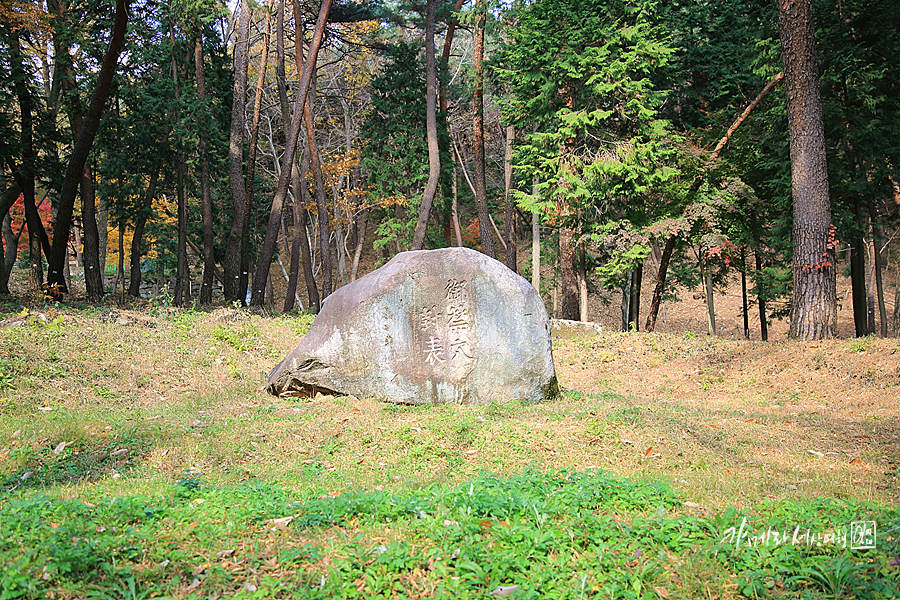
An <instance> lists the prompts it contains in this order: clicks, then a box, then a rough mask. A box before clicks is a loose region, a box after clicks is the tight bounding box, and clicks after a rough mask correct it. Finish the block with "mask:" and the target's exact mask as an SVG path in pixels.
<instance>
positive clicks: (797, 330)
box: [778, 0, 837, 340]
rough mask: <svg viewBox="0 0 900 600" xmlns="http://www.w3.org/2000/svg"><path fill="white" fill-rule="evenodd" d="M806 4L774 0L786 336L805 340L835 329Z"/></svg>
mask: <svg viewBox="0 0 900 600" xmlns="http://www.w3.org/2000/svg"><path fill="white" fill-rule="evenodd" d="M811 4H812V3H811V0H779V1H778V26H779V33H780V38H781V56H782V59H781V60H782V65H783V68H784V80H785V87H786V91H787V111H788V130H789V133H790V146H791V195H792V197H793V205H794V228H793V236H792V237H793V246H794V250H793V280H794V294H793V299H792V302H791V324H790V333H789V335H790V336H791V337H793V338H800V339H810V340H811V339H824V338H831V337H834V334H835V328H836V326H837V296H836V281H835V266H834V261H835V258H834V245H835V240H834V235H833V231H834V228H833V226H832V225H831V201H830V198H829V195H828V169H827V163H826V157H825V128H824V124H823V120H822V100H821V96H820V90H819V72H818V65H817V62H816V41H815V29H814V25H813V15H812V6H811Z"/></svg>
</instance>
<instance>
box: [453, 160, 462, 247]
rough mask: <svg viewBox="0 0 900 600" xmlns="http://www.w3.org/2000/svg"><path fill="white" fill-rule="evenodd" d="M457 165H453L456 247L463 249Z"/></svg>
mask: <svg viewBox="0 0 900 600" xmlns="http://www.w3.org/2000/svg"><path fill="white" fill-rule="evenodd" d="M456 169H457V164H456V163H455V162H454V163H453V206H452V208H451V210H452V212H453V231H454V233H456V246H457V247H459V248H461V247H462V245H463V240H462V231H460V227H459V174H458V173H457V171H456Z"/></svg>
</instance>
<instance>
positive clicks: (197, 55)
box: [194, 34, 227, 304]
mask: <svg viewBox="0 0 900 600" xmlns="http://www.w3.org/2000/svg"><path fill="white" fill-rule="evenodd" d="M194 75H195V77H196V81H197V100H198V102H199V103H200V115H201V117H200V118H198V121H197V129H198V134H199V138H200V144H199V147H198V148H197V152H198V154H199V155H200V205H201V207H202V210H203V286H202V287H201V288H200V304H209V303H211V302H212V291H213V285H214V284H215V275H214V274H213V273H214V272H215V270H216V257H215V246H214V244H215V238H214V237H213V215H212V198H211V197H210V192H209V158H208V157H207V146H208V143H207V140H206V127H207V124H206V76H205V72H204V69H203V44H202V40H201V39H200V34H197V37H196V39H195V40H194ZM226 280H227V278H226Z"/></svg>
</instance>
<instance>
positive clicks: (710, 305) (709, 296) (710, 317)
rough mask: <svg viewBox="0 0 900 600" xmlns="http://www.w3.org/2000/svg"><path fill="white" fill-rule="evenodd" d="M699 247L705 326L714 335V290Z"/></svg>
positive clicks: (707, 266)
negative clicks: (704, 302)
mask: <svg viewBox="0 0 900 600" xmlns="http://www.w3.org/2000/svg"><path fill="white" fill-rule="evenodd" d="M702 256H703V248H701V249H700V257H699V258H700V274H701V275H702V277H703V290H704V293H705V296H706V326H707V331H708V332H709V335H716V290H715V288H714V287H713V279H712V272H711V271H710V267H709V263H708V262H707V261H705V260H703V258H702Z"/></svg>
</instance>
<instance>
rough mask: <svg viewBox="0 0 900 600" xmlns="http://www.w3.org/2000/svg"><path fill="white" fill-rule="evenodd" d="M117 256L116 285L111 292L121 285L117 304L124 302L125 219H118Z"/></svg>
mask: <svg viewBox="0 0 900 600" xmlns="http://www.w3.org/2000/svg"><path fill="white" fill-rule="evenodd" d="M118 248H119V257H118V261H116V287H113V293H115V292H116V291H117V289H118V286H119V285H121V286H122V292H121V293H120V294H119V304H122V303H124V302H125V219H119V246H118Z"/></svg>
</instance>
